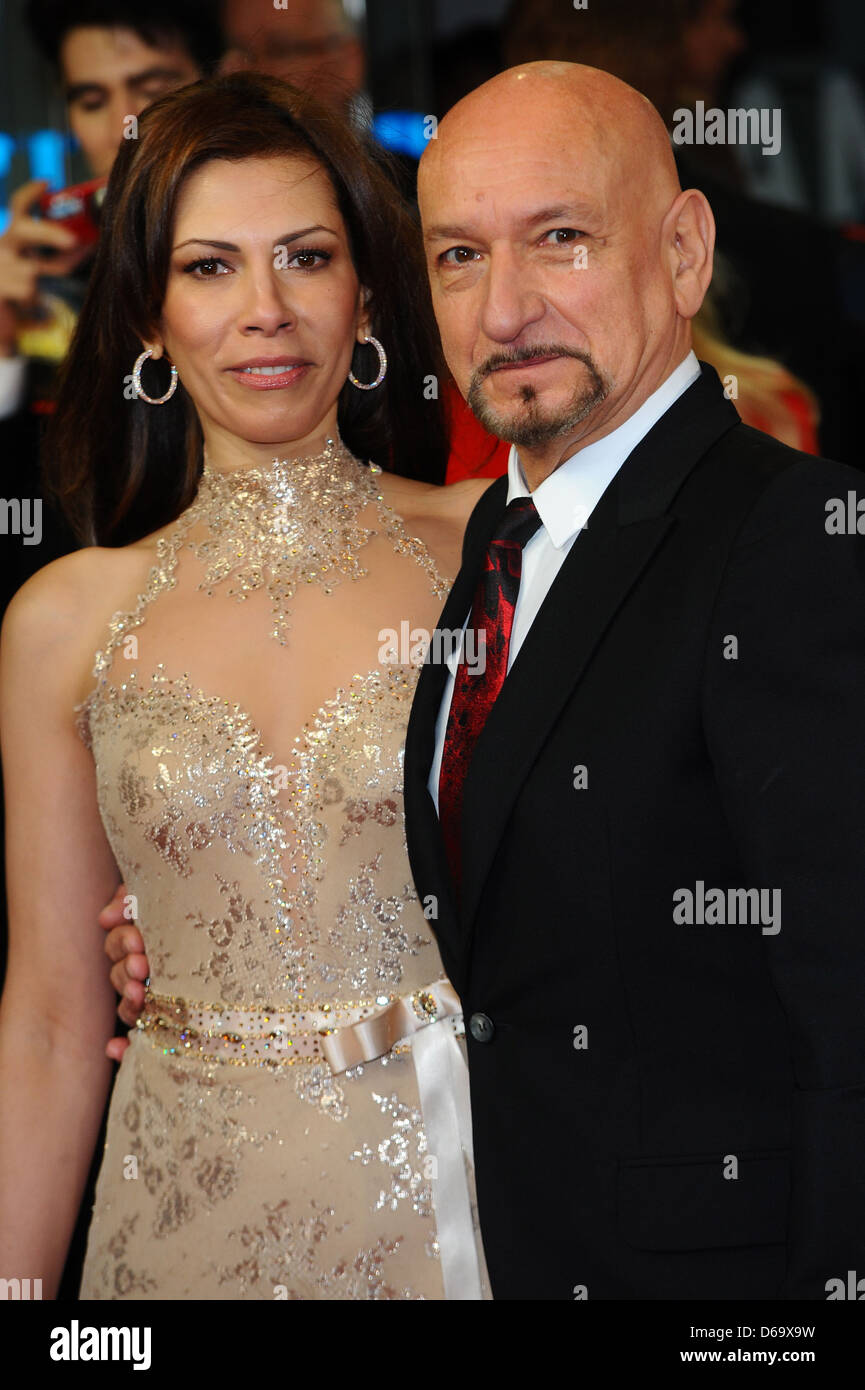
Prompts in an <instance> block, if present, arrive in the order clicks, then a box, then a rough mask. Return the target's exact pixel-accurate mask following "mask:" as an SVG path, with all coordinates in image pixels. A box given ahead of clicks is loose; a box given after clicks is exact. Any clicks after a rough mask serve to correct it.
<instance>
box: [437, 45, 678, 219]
mask: <svg viewBox="0 0 865 1390" xmlns="http://www.w3.org/2000/svg"><path fill="white" fill-rule="evenodd" d="M541 132H543V134H542V138H543V140H544V141H546V140H548V139H552V140H553V141H554V144H555V147H556V148H557V149H559V150H560V151H561V153H562V154H563V155H564V156H565V157H571V158H573V157H574V156H575V155H576V156H577V157H578V158H579V161H580V163H581V164H583V165H584V166H585V167H586V171H587V173H588V174H591V175H592V176H594V175H596V174H597V175H599V176H606V177H608V178H609V179H610V180H611V182H613V184H614V185H616V186H618V188H619V191H620V193H621V195H622V196H623V197H625V196H627V197H630V198H631V199H632V200H633V201H636V200H642V199H643V198H644V197H645V195H646V194H647V193H650V195H651V196H652V197H653V199H654V200H655V201H656V202H659V204H661V203H665V204H666V207H669V205H670V203H671V202H672V200H673V198H674V197H675V195H676V194H677V193H678V192H679V191H680V185H679V176H678V173H677V171H676V161H675V160H674V158H673V152H672V148H671V145H670V137H669V134H668V132H667V129H666V127H665V125H664V122H663V121H662V120H661V117H660V116H659V115H658V112H657V111H656V110H655V108H654V106H652V104H651V102H650V101H648V100H647V98H646V97H644V96H642V95H641V94H640V93H639V92H637V91H635V90H634V88H633V87H629V86H628V84H627V83H626V82H621V81H620V80H619V79H618V78H617V77H613V76H612V74H611V73H608V72H601V70H600V69H599V68H589V67H585V66H584V65H583V64H582V63H550V62H546V63H525V64H524V65H523V66H521V67H517V68H509V69H508V70H507V72H502V73H499V74H498V75H497V76H496V77H493V78H491V79H490V81H489V82H485V83H484V84H483V86H481V87H478V88H477V89H476V90H475V91H473V92H470V93H469V94H468V96H466V97H464V98H463V99H462V101H460V102H458V103H457V104H456V106H454V107H453V108H452V109H451V110H450V111H449V112H448V114H447V115H446V116H445V117H444V120H442V121H441V123H440V124H439V127H438V134H437V138H436V139H435V140H431V141H430V142H429V144H428V145H427V148H426V151H425V152H424V155H423V158H422V160H421V163H420V170H419V175H418V187H419V189H420V190H421V191H422V190H423V187H424V185H425V183H426V181H427V180H428V179H429V178H434V177H435V173H436V170H437V169H440V168H441V164H442V161H443V160H446V161H448V166H449V169H452V168H453V163H454V161H455V160H458V159H459V158H460V153H461V151H463V150H465V149H468V148H470V147H471V145H472V143H473V142H475V141H477V140H493V141H496V142H501V143H502V144H503V145H504V144H506V145H508V146H512V145H514V144H517V145H519V144H523V143H529V144H534V143H535V142H536V140H537V138H538V136H539V134H541Z"/></svg>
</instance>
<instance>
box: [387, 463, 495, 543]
mask: <svg viewBox="0 0 865 1390" xmlns="http://www.w3.org/2000/svg"><path fill="white" fill-rule="evenodd" d="M381 481H382V492H383V494H384V497H385V501H386V502H387V503H388V504H389V505H390V506H392V507H393V508H394V510H395V511H398V512H399V513H400V515H401V516H402V517H403V518H404V520H406V521H415V520H429V521H440V522H445V523H448V522H450V523H453V524H454V525H455V526H458V527H459V529H460V531H461V532H462V531H464V530H465V527H466V523H467V521H468V519H469V517H470V516H471V514H472V512H473V511H474V508H475V506H476V504H477V502H478V500H479V498H480V497H482V496H483V494H484V493H485V492H486V490H487V488H488V487H491V486H492V484H493V483H494V482H495V478H461V479H460V481H459V482H457V483H447V484H445V485H444V486H442V485H440V484H438V483H421V482H417V481H416V480H415V479H414V478H401V477H399V475H398V474H396V473H384V474H382V475H381Z"/></svg>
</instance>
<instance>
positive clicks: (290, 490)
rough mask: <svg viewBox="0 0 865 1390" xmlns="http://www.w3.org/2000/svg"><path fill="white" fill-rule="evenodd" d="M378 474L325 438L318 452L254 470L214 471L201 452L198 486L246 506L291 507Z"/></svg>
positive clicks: (335, 440) (334, 440)
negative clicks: (260, 502) (241, 497)
mask: <svg viewBox="0 0 865 1390" xmlns="http://www.w3.org/2000/svg"><path fill="white" fill-rule="evenodd" d="M380 472H381V469H380V468H379V467H378V466H377V465H376V464H369V465H366V464H364V463H362V462H361V460H360V459H357V458H355V456H354V455H353V454H352V453H350V452H349V450H348V449H347V448H346V447H345V445H344V444H343V442H342V440H341V439H339V438H338V437H337V438H332V439H328V440H327V442H326V444H325V447H324V449H322V450H321V452H320V453H317V454H306V455H303V456H301V457H299V458H273V459H272V460H271V462H270V463H268V464H258V465H256V467H254V468H233V469H220V468H215V467H214V466H213V463H212V462H211V461H210V459H209V458H208V457H207V453H206V452H205V455H204V467H203V469H202V474H201V483H204V484H206V486H207V487H208V488H209V489H213V490H214V491H216V492H219V491H220V490H221V491H223V492H225V493H231V494H232V495H234V494H238V493H239V494H243V495H245V496H246V497H247V498H248V501H249V502H250V504H253V503H254V502H255V500H256V499H260V500H266V501H268V502H270V503H273V504H282V505H287V506H291V505H292V504H297V503H299V502H300V501H301V499H302V498H304V497H309V496H316V495H318V494H320V493H321V492H323V491H329V490H330V489H332V488H333V487H339V485H340V484H342V483H349V484H351V483H356V482H357V481H358V479H359V478H364V479H365V478H368V477H370V476H372V475H374V474H377V473H380ZM200 485H201V484H199V486H200Z"/></svg>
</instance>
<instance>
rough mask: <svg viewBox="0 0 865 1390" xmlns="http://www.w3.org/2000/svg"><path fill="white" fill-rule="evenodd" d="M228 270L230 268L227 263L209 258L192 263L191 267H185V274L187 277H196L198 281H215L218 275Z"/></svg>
mask: <svg viewBox="0 0 865 1390" xmlns="http://www.w3.org/2000/svg"><path fill="white" fill-rule="evenodd" d="M220 267H221V269H220ZM228 269H229V267H228V266H227V265H226V264H225V261H220V260H218V259H217V258H216V257H214V256H207V257H205V258H204V259H202V260H198V261H190V263H189V265H185V266H184V267H183V270H184V273H185V274H186V275H194V276H195V278H196V280H215V279H216V277H217V275H220V274H222V273H223V272H227V271H228Z"/></svg>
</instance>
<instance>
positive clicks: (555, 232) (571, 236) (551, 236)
mask: <svg viewBox="0 0 865 1390" xmlns="http://www.w3.org/2000/svg"><path fill="white" fill-rule="evenodd" d="M581 236H585V232H581V231H578V229H577V228H576V227H553V229H552V231H550V232H547V234H546V236H544V237H542V238H541V239H542V241H545V242H547V244H548V245H550V246H569V245H570V244H571V242H573V241H577V240H578V239H579V238H580V237H581Z"/></svg>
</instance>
